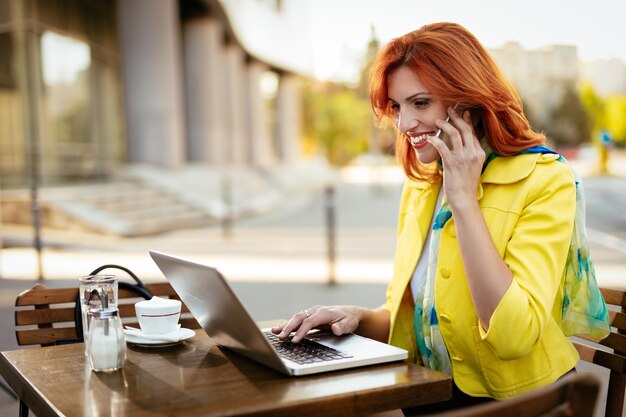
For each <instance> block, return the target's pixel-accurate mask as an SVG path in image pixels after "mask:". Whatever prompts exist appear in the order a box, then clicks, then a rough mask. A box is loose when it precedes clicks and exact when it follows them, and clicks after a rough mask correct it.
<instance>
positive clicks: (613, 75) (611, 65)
mask: <svg viewBox="0 0 626 417" xmlns="http://www.w3.org/2000/svg"><path fill="white" fill-rule="evenodd" d="M580 76H581V78H582V79H583V80H585V81H589V82H591V84H593V86H594V88H595V90H596V92H597V93H598V94H600V95H601V96H609V95H620V94H622V95H623V94H626V65H624V62H623V61H622V60H621V59H618V58H612V59H596V60H593V61H588V62H583V63H582V68H581V74H580Z"/></svg>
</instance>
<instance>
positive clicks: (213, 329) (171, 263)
mask: <svg viewBox="0 0 626 417" xmlns="http://www.w3.org/2000/svg"><path fill="white" fill-rule="evenodd" d="M150 256H151V257H152V259H153V260H154V262H155V263H156V264H157V266H158V267H159V268H160V269H161V272H163V275H165V278H166V279H167V280H168V282H169V283H170V284H171V285H172V287H173V288H174V290H176V292H177V293H178V295H179V296H180V298H181V299H182V300H183V302H184V303H185V305H187V307H188V308H189V311H190V312H191V314H192V315H193V316H194V318H195V319H196V320H197V321H198V323H200V325H201V326H202V328H203V329H204V331H205V332H206V333H207V334H208V335H209V337H211V339H213V340H214V341H215V342H216V343H217V344H218V345H220V346H223V347H226V348H228V349H230V350H233V351H235V352H237V353H239V354H242V355H244V356H247V357H249V358H250V359H252V360H255V361H256V362H259V363H261V364H263V365H266V366H269V367H271V368H273V369H275V370H277V371H279V372H282V373H285V374H288V375H308V374H313V373H319V372H327V371H332V370H337V369H345V368H351V367H356V366H363V365H371V364H376V363H384V362H391V361H396V360H403V359H406V358H407V357H408V352H407V351H406V350H404V349H400V348H397V347H395V346H390V345H387V344H385V343H380V342H377V341H375V340H371V339H367V338H363V337H361V336H357V335H344V336H335V335H333V334H332V333H329V334H324V333H315V334H312V335H311V336H307V338H308V339H310V340H313V341H315V342H317V343H321V344H323V345H325V346H327V347H330V348H334V349H337V350H339V351H341V352H346V353H349V354H350V358H348V359H342V360H338V361H333V362H328V363H315V364H309V365H302V364H297V363H294V362H292V361H290V360H287V359H284V358H281V357H280V356H279V355H278V353H277V352H276V350H275V349H274V348H273V347H272V346H271V344H270V343H269V341H268V340H267V338H266V336H265V335H264V334H263V332H262V331H261V329H259V328H258V327H257V325H256V323H255V322H254V320H253V319H252V317H251V316H250V314H249V313H248V311H247V310H246V308H245V307H244V306H243V304H242V303H241V302H240V301H239V299H238V298H237V296H236V295H235V293H234V292H233V290H232V289H231V288H230V286H229V285H228V282H227V281H226V279H225V278H224V277H223V276H222V274H221V273H220V272H219V271H217V269H215V268H213V267H210V266H207V265H202V264H198V263H195V262H192V261H189V260H185V259H182V258H179V257H176V256H173V255H169V254H166V253H162V252H157V251H153V250H151V251H150Z"/></svg>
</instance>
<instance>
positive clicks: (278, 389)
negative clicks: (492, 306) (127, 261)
mask: <svg viewBox="0 0 626 417" xmlns="http://www.w3.org/2000/svg"><path fill="white" fill-rule="evenodd" d="M0 374H1V375H2V377H3V378H4V379H5V380H6V381H7V382H8V383H9V385H11V387H12V388H13V389H14V390H15V391H16V392H17V394H18V395H19V396H20V398H21V399H23V401H24V402H25V403H26V404H27V405H28V406H29V408H30V409H31V410H32V411H33V412H34V413H35V414H36V415H37V416H38V417H46V416H57V415H65V416H81V417H82V416H99V417H100V416H135V417H142V416H157V415H161V416H162V415H168V416H252V415H254V416H294V415H296V416H328V415H333V416H359V415H366V414H368V413H374V412H379V411H384V410H389V409H395V408H399V407H408V406H416V405H420V404H427V403H432V402H438V401H444V400H446V399H449V398H450V396H451V392H452V383H451V379H450V378H449V377H448V376H446V375H444V374H441V373H438V372H434V371H431V370H428V369H425V368H422V367H419V366H416V365H413V364H410V363H408V362H396V363H392V364H386V365H376V366H368V367H363V368H358V369H354V370H348V371H335V372H329V373H324V374H319V375H314V376H306V377H287V376H284V375H282V374H280V373H277V372H276V371H273V370H271V369H270V368H266V367H264V366H261V365H259V364H257V363H255V362H252V361H251V360H249V359H247V358H245V357H243V356H240V355H237V354H235V353H232V352H230V351H228V350H223V349H220V348H219V347H218V346H216V345H215V344H214V343H213V342H212V341H211V340H210V339H209V338H208V337H207V335H206V334H205V333H204V332H203V331H202V330H198V331H196V336H194V337H193V338H191V339H190V340H187V341H186V342H185V343H184V344H182V345H180V346H177V347H171V348H160V349H154V348H153V349H145V348H144V349H138V348H129V349H128V360H127V362H126V365H125V366H124V368H123V369H121V370H119V371H116V372H113V373H94V372H91V371H90V370H89V365H88V363H87V362H86V360H85V357H84V354H83V345H82V344H73V345H64V346H51V347H44V348H34V349H22V350H14V351H8V352H2V353H0Z"/></svg>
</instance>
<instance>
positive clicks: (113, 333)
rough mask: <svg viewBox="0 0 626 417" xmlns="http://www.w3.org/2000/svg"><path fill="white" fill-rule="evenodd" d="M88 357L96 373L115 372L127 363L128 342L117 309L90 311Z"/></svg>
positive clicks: (104, 308)
mask: <svg viewBox="0 0 626 417" xmlns="http://www.w3.org/2000/svg"><path fill="white" fill-rule="evenodd" d="M87 355H88V357H89V365H90V366H91V369H92V370H93V371H96V372H109V371H115V370H117V369H120V368H122V367H123V366H124V364H125V363H126V340H125V339H124V331H123V328H122V320H121V319H120V317H119V311H118V309H117V308H109V307H102V308H93V309H90V310H89V335H88V337H87Z"/></svg>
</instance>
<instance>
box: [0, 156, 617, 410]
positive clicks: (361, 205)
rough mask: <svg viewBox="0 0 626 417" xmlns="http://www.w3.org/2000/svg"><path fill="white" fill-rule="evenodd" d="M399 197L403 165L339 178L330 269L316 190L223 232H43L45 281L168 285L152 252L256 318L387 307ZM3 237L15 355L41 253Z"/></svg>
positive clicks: (597, 247)
mask: <svg viewBox="0 0 626 417" xmlns="http://www.w3.org/2000/svg"><path fill="white" fill-rule="evenodd" d="M625 161H626V158H624V159H619V160H617V159H615V160H613V161H611V165H610V174H612V175H614V176H617V177H626V163H624V162H625ZM573 165H574V166H575V169H576V170H577V172H579V174H580V175H581V176H583V177H589V178H592V177H593V175H594V174H595V172H594V169H595V164H594V162H593V160H592V159H591V158H586V159H582V160H580V161H573ZM596 178H597V177H596ZM292 181H293V179H292ZM400 191H401V174H400V172H399V171H398V170H397V168H391V167H362V166H361V167H355V166H353V167H349V168H347V169H344V170H343V171H342V172H341V177H340V181H338V182H337V186H336V194H335V198H334V200H333V201H334V206H331V207H334V210H335V216H334V222H335V229H334V230H335V232H334V247H335V251H334V262H331V261H330V260H329V228H328V227H327V223H328V216H327V215H328V212H329V211H328V210H329V206H328V204H327V201H326V200H325V198H326V194H325V193H324V191H323V188H321V187H320V188H318V189H311V188H309V189H307V190H306V193H303V194H293V195H290V196H289V198H288V199H286V200H285V202H284V204H283V206H282V207H281V210H273V211H272V212H270V213H263V214H259V215H258V216H255V217H252V218H249V219H241V220H238V221H236V222H235V223H234V224H233V225H232V227H231V228H225V227H220V226H219V225H217V226H211V227H205V228H196V229H188V230H176V231H173V232H168V233H163V234H160V235H154V236H144V237H135V238H122V237H117V236H111V235H99V234H89V233H85V232H76V231H55V230H43V231H42V237H43V240H44V243H45V247H44V250H43V252H42V255H41V261H42V265H43V271H42V272H43V277H44V281H43V283H44V285H46V286H48V287H67V286H74V285H76V279H77V277H78V276H81V275H86V274H88V273H89V272H90V271H92V270H93V269H95V268H96V267H98V266H100V265H103V264H109V263H113V264H120V265H124V266H126V267H128V268H130V269H131V270H133V271H134V272H135V273H136V274H137V275H138V276H140V277H141V278H142V279H144V280H145V281H158V280H163V276H162V275H161V273H160V271H159V270H158V268H157V267H156V266H155V265H154V263H153V262H152V260H151V259H150V257H149V255H148V250H149V249H156V250H160V251H164V252H169V253H173V254H175V255H179V256H182V257H185V258H188V259H191V260H194V261H198V262H201V263H206V264H210V265H214V266H216V267H218V268H219V269H220V270H221V271H222V273H223V274H224V275H225V276H226V277H227V278H228V279H229V280H230V282H231V285H232V286H233V289H234V290H235V292H236V293H237V294H238V295H239V296H240V298H241V299H242V301H243V303H244V305H246V307H247V308H248V310H249V312H250V314H251V315H252V317H253V318H254V319H256V320H269V319H275V318H288V317H289V316H290V315H291V314H292V313H294V312H296V311H299V310H301V309H302V308H306V307H309V306H311V305H313V304H359V305H364V306H370V307H374V306H377V305H380V304H381V303H382V302H383V301H384V289H385V285H386V282H387V280H388V279H389V277H390V276H391V272H392V260H393V253H394V250H395V227H396V224H395V221H396V211H397V204H398V199H399V196H400ZM364 225H368V226H367V227H364ZM1 234H2V236H1V237H2V238H3V241H4V242H5V247H4V249H2V251H1V252H0V350H8V349H15V348H17V345H16V343H15V337H14V333H13V332H14V329H13V325H12V323H13V304H14V301H15V297H16V296H17V295H18V294H19V293H20V292H21V291H23V290H25V289H28V288H30V287H32V285H34V284H35V283H36V282H37V280H36V277H37V276H38V275H39V271H38V268H37V264H38V256H37V253H36V252H35V251H34V250H33V249H32V248H30V247H29V246H30V244H31V242H32V230H31V229H30V228H28V227H17V226H10V227H9V226H6V225H5V226H3V228H2V232H1ZM607 236H608V237H607ZM589 237H590V242H591V248H592V255H594V260H595V262H596V270H597V272H598V280H599V282H600V284H601V285H607V286H613V287H626V278H625V277H626V244H624V242H626V239H625V238H619V237H615V235H613V234H610V233H606V232H602V231H599V230H591V231H590V236H589ZM595 254H598V255H599V256H597V257H596V256H595ZM120 278H121V279H123V278H122V277H121V276H120ZM586 366H587V365H585V364H583V365H582V367H583V368H582V369H585V368H586ZM593 371H594V372H599V373H600V374H601V376H602V377H603V378H604V379H606V378H608V376H607V375H606V374H603V373H602V372H603V371H601V370H597V369H593ZM13 410H15V413H17V406H16V404H15V402H14V401H13V400H11V399H10V397H8V395H6V394H5V393H4V391H2V390H0V415H10V414H12V413H13Z"/></svg>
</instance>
